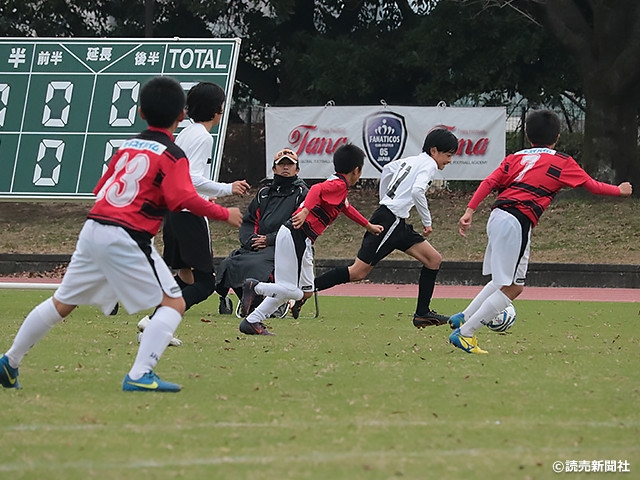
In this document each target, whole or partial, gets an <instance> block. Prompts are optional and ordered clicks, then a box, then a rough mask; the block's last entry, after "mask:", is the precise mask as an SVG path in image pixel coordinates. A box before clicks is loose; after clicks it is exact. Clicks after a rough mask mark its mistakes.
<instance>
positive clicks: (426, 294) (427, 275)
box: [416, 267, 440, 317]
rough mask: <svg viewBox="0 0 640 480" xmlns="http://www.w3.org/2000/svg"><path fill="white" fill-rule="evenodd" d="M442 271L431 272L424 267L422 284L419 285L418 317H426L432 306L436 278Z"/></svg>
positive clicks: (421, 273) (421, 272) (421, 278)
mask: <svg viewBox="0 0 640 480" xmlns="http://www.w3.org/2000/svg"><path fill="white" fill-rule="evenodd" d="M439 271H440V270H431V269H430V268H427V267H422V269H421V270H420V282H419V283H418V305H417V306H416V316H417V317H422V316H425V315H426V314H427V313H428V312H429V310H430V305H431V297H433V289H434V287H435V286H436V277H437V276H438V272H439Z"/></svg>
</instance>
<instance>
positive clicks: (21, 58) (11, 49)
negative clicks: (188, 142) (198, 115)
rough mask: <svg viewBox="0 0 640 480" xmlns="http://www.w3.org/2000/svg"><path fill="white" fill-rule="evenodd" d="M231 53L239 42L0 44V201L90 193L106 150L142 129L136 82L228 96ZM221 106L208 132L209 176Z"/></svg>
mask: <svg viewBox="0 0 640 480" xmlns="http://www.w3.org/2000/svg"><path fill="white" fill-rule="evenodd" d="M239 49H240V40H239V39H188V40H181V39H173V40H168V39H162V40H159V39H121V40H119V39H61V38H49V39H42V38H34V39H26V38H24V39H23V38H20V39H17V38H5V39H0V198H90V197H92V194H91V191H92V190H93V187H94V186H95V184H96V182H97V181H98V179H99V178H100V175H102V172H103V171H104V170H105V169H106V165H107V163H108V161H109V159H110V158H111V156H112V155H113V153H114V152H115V150H117V149H118V147H119V146H120V145H121V144H122V143H123V142H124V140H126V139H127V138H130V137H132V136H134V135H136V134H137V133H138V132H140V131H142V130H144V129H145V128H146V123H145V122H144V121H143V120H142V119H140V117H139V115H138V112H137V104H138V96H139V94H140V88H141V86H142V85H143V84H144V83H145V81H147V80H149V79H150V78H152V77H154V76H157V75H169V76H171V77H173V78H175V79H176V80H178V81H179V82H180V84H181V85H182V86H183V88H184V89H185V92H187V91H188V90H189V89H190V88H191V87H193V86H194V85H195V84H197V83H198V82H201V81H210V82H213V83H217V84H218V85H220V86H221V87H222V88H223V89H224V90H225V92H226V93H227V98H228V99H230V98H231V94H232V89H233V82H234V80H235V70H236V66H237V61H238V53H239ZM230 103H231V102H230V101H227V102H226V104H225V112H224V115H223V116H222V122H221V123H220V125H219V126H218V127H214V128H213V129H212V130H211V135H212V137H213V140H214V149H213V152H212V156H211V158H212V163H211V170H210V177H211V178H212V179H215V178H217V175H218V172H219V169H220V161H221V158H222V147H223V144H224V134H225V132H226V126H227V119H228V117H229V115H228V111H229V106H230ZM189 122H190V120H185V121H184V122H182V123H181V125H180V126H179V128H178V130H177V131H176V133H179V131H180V129H182V128H184V126H186V125H188V123H189Z"/></svg>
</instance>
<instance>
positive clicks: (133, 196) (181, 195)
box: [88, 127, 229, 235]
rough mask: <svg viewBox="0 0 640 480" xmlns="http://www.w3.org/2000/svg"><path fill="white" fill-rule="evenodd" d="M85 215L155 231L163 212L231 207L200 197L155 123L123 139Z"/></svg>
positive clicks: (218, 213)
mask: <svg viewBox="0 0 640 480" xmlns="http://www.w3.org/2000/svg"><path fill="white" fill-rule="evenodd" d="M93 193H94V194H95V195H96V202H95V204H94V205H93V208H92V209H91V211H90V212H89V215H88V218H91V219H94V220H96V221H98V222H101V223H108V224H112V225H119V226H121V227H124V228H127V229H130V230H134V231H139V232H146V233H148V234H150V235H155V234H157V233H158V230H159V229H160V226H161V225H162V219H163V217H164V215H165V213H167V211H169V210H172V211H180V210H183V209H185V208H186V209H188V210H189V211H190V212H192V213H194V214H196V215H200V216H204V217H209V218H212V219H214V220H227V219H228V218H229V211H228V210H227V209H226V208H224V207H222V206H220V205H216V204H214V203H212V202H209V201H207V200H204V199H203V198H202V197H200V196H199V195H198V193H197V192H196V190H195V188H194V186H193V183H192V182H191V177H190V176H189V162H188V160H187V158H186V157H185V155H184V152H183V151H182V149H180V147H178V146H177V145H176V144H175V143H173V136H172V135H171V133H169V131H168V130H164V129H159V128H153V127H150V128H149V129H147V130H145V131H143V132H141V133H140V134H138V135H137V136H136V137H134V138H130V139H129V140H127V141H125V142H124V143H123V144H122V146H121V147H120V148H119V149H118V151H117V152H116V153H115V155H114V156H113V157H112V159H111V161H110V163H109V167H108V168H107V171H106V172H105V173H104V175H102V177H101V178H100V180H99V181H98V183H97V185H96V187H95V188H94V190H93Z"/></svg>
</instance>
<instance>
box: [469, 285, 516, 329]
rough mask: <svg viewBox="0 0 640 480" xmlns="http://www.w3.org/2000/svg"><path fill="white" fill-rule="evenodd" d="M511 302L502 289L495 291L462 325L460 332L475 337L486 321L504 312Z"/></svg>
mask: <svg viewBox="0 0 640 480" xmlns="http://www.w3.org/2000/svg"><path fill="white" fill-rule="evenodd" d="M510 303H511V299H509V297H507V296H506V295H505V294H504V293H502V290H497V291H495V292H493V293H492V294H491V295H490V296H489V298H487V299H486V300H485V301H484V303H483V304H482V305H481V306H480V308H478V310H477V311H476V313H474V314H473V315H471V317H470V318H469V319H468V320H467V321H466V322H465V324H464V325H462V326H461V327H460V334H461V335H462V336H463V337H473V335H475V333H476V331H478V330H479V329H480V328H481V327H482V325H484V322H487V321H489V320H491V319H492V318H493V317H495V316H496V315H498V314H499V313H500V312H502V311H503V310H504V309H505V308H506V307H507V305H509V304H510Z"/></svg>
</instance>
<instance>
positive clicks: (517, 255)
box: [482, 208, 531, 286]
mask: <svg viewBox="0 0 640 480" xmlns="http://www.w3.org/2000/svg"><path fill="white" fill-rule="evenodd" d="M487 236H488V237H489V241H488V243H487V249H486V251H485V253H484V261H483V263H482V274H483V275H491V280H492V281H493V283H494V284H496V285H498V286H506V285H511V284H516V285H524V281H525V278H526V276H527V268H528V267H529V248H530V246H531V228H528V229H525V228H524V227H523V226H522V224H521V223H520V222H519V221H518V219H517V218H516V217H514V216H513V215H511V214H510V213H508V212H505V211H504V210H501V209H499V208H494V209H493V210H492V211H491V215H490V216H489V221H488V222H487Z"/></svg>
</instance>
